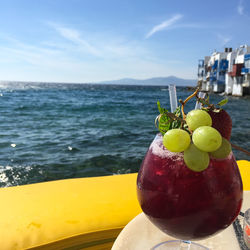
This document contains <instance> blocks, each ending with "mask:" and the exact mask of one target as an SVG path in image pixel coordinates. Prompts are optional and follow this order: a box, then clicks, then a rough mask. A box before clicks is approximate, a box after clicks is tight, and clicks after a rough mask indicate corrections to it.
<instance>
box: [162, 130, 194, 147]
mask: <svg viewBox="0 0 250 250" xmlns="http://www.w3.org/2000/svg"><path fill="white" fill-rule="evenodd" d="M190 142H191V139H190V134H189V133H188V132H187V131H185V130H183V129H179V128H175V129H171V130H168V131H167V132H166V133H165V134H164V136H163V145H164V146H165V147H166V148H167V149H168V150H169V151H171V152H182V151H184V150H185V149H187V148H188V146H189V144H190Z"/></svg>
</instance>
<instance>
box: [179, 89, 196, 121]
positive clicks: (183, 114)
mask: <svg viewBox="0 0 250 250" xmlns="http://www.w3.org/2000/svg"><path fill="white" fill-rule="evenodd" d="M199 90H200V89H199V88H197V89H196V90H195V92H194V93H193V94H192V95H190V96H189V97H187V98H186V99H185V101H184V102H183V101H182V100H180V103H181V113H182V117H183V119H184V120H185V119H186V114H185V112H184V106H185V104H186V103H187V102H188V101H189V100H190V99H192V98H193V97H195V96H197V93H198V92H199Z"/></svg>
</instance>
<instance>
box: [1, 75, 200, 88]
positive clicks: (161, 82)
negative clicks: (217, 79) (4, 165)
mask: <svg viewBox="0 0 250 250" xmlns="http://www.w3.org/2000/svg"><path fill="white" fill-rule="evenodd" d="M68 84H69V85H74V84H77V85H78V84H111V85H141V86H167V85H169V84H174V85H176V86H187V87H194V86H196V84H197V80H195V79H182V78H178V77H175V76H168V77H153V78H148V79H133V78H123V79H119V80H109V81H100V82H82V83H74V82H72V83H66V82H64V83H63V82H34V81H0V88H1V87H3V86H5V87H6V86H8V87H10V88H12V87H13V88H26V87H27V88H28V87H37V86H39V87H47V88H50V87H54V86H57V87H58V86H61V87H64V86H66V85H68Z"/></svg>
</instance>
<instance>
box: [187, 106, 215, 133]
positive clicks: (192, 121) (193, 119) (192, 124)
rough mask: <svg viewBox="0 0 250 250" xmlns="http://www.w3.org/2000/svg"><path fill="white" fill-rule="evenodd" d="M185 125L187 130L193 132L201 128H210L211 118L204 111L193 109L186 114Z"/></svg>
mask: <svg viewBox="0 0 250 250" xmlns="http://www.w3.org/2000/svg"><path fill="white" fill-rule="evenodd" d="M186 123H187V125H188V128H189V129H191V130H192V131H194V130H195V129H197V128H198V127H201V126H211V125H212V118H211V116H210V115H209V114H208V113H207V112H206V111H204V110H201V109H194V110H192V111H190V112H189V113H188V114H187V116H186Z"/></svg>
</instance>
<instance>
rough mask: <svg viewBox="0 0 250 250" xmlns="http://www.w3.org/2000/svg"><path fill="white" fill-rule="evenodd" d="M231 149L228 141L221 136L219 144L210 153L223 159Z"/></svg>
mask: <svg viewBox="0 0 250 250" xmlns="http://www.w3.org/2000/svg"><path fill="white" fill-rule="evenodd" d="M231 151H232V147H231V144H230V142H229V141H228V140H227V139H225V138H223V137H222V143H221V146H220V147H219V148H218V149H217V150H216V151H213V152H211V153H210V155H211V156H212V157H214V158H216V159H224V158H226V157H227V156H228V155H229V154H230V152H231Z"/></svg>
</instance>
